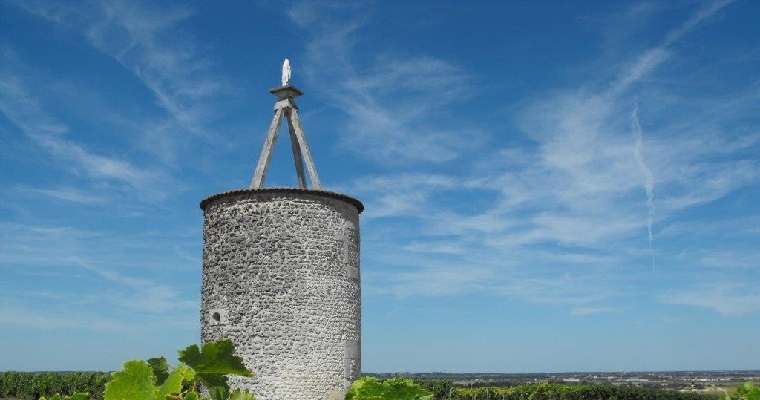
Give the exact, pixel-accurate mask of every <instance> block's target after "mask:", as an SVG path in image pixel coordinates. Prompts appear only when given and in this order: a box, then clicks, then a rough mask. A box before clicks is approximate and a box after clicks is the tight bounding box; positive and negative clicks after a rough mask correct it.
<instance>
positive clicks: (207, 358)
mask: <svg viewBox="0 0 760 400" xmlns="http://www.w3.org/2000/svg"><path fill="white" fill-rule="evenodd" d="M179 360H180V361H182V362H183V363H185V364H187V365H189V366H190V367H191V368H192V369H193V370H194V371H195V374H196V377H197V378H198V380H199V381H200V382H201V383H203V385H204V386H205V387H206V389H208V391H209V394H211V398H212V399H213V400H226V399H227V398H229V397H230V387H229V385H227V376H226V375H228V374H231V375H240V376H248V377H250V376H253V375H252V374H251V372H250V371H248V369H247V368H246V367H245V365H243V359H242V358H240V357H238V356H236V355H235V346H234V345H233V344H232V342H231V341H230V340H221V341H218V342H209V343H205V344H204V345H203V348H202V349H201V348H198V345H195V344H194V345H192V346H189V347H188V348H186V349H185V350H180V352H179ZM106 400H108V399H106ZM239 400H244V399H239Z"/></svg>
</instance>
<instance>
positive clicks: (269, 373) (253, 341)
mask: <svg viewBox="0 0 760 400" xmlns="http://www.w3.org/2000/svg"><path fill="white" fill-rule="evenodd" d="M282 75H283V79H282V85H281V86H280V87H277V88H274V89H271V90H270V93H272V94H274V95H275V96H277V102H276V103H275V106H274V111H275V114H274V118H273V120H272V124H271V126H270V128H269V132H268V134H267V137H266V139H265V142H264V148H263V150H262V153H261V156H260V158H259V162H258V164H257V166H256V171H255V173H254V176H253V180H252V182H251V186H250V187H249V188H247V189H240V190H233V191H229V192H224V193H218V194H214V195H212V196H210V197H208V198H206V199H204V200H203V201H202V202H201V205H200V206H201V209H202V210H203V215H204V225H203V239H204V245H203V285H202V289H201V340H202V341H203V342H207V341H211V340H218V339H222V338H229V339H230V340H232V342H233V343H234V344H235V347H236V349H237V354H238V355H240V356H241V357H242V358H243V361H244V362H245V365H246V366H247V367H248V368H249V369H250V370H251V371H252V372H253V373H254V374H255V377H254V378H241V377H230V384H231V386H232V387H233V388H241V389H248V390H250V391H252V392H253V393H254V395H255V396H256V399H257V400H321V399H325V400H328V399H337V398H340V399H342V398H343V397H342V396H343V394H344V393H345V390H346V389H347V388H348V386H349V385H350V383H351V381H353V380H355V379H357V378H359V375H360V372H361V354H360V349H361V337H360V335H361V293H360V290H361V289H360V281H359V276H360V273H359V213H361V212H362V210H363V209H364V206H363V205H362V203H361V202H360V201H358V200H356V199H354V198H352V197H349V196H346V195H343V194H339V193H334V192H329V191H324V190H322V189H321V185H320V182H319V178H318V176H317V171H316V168H315V167H314V162H313V160H312V158H311V154H310V152H309V148H308V146H307V144H306V137H305V136H304V132H303V129H302V128H301V123H300V121H299V119H298V107H297V106H296V103H295V101H294V100H295V98H296V97H298V96H301V95H302V94H303V92H302V91H301V90H299V89H298V88H296V87H294V86H291V85H290V64H289V62H288V61H287V60H285V65H283V74H282ZM283 118H284V119H286V120H287V121H288V128H289V129H288V130H289V133H290V139H291V143H292V148H293V158H294V160H295V167H296V173H297V175H298V182H299V187H298V188H264V187H263V183H264V179H265V177H266V172H267V168H268V166H269V161H270V158H271V154H272V150H273V148H274V145H275V143H276V140H277V136H278V131H279V128H280V125H281V122H282V119H283ZM304 161H305V163H306V167H307V169H308V172H309V176H310V179H311V184H312V188H311V189H309V188H307V185H306V177H305V175H304V167H303V164H304Z"/></svg>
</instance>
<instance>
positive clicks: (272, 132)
mask: <svg viewBox="0 0 760 400" xmlns="http://www.w3.org/2000/svg"><path fill="white" fill-rule="evenodd" d="M269 93H272V94H273V95H275V96H277V102H276V103H275V104H274V118H273V119H272V124H271V125H270V126H269V133H267V138H266V140H265V141H264V148H263V149H262V150H261V156H259V162H258V164H256V172H254V174H253V180H251V189H261V187H262V185H263V184H264V179H265V178H266V175H267V169H269V161H270V160H271V159H272V150H273V149H274V145H275V143H276V142H277V135H279V131H280V125H281V124H282V118H283V117H285V119H287V120H288V131H290V143H291V145H292V147H293V160H294V161H295V164H296V173H297V174H298V185H299V187H300V188H301V189H306V188H307V187H306V176H305V175H304V171H303V164H304V161H305V162H306V168H307V169H308V170H309V177H310V178H311V185H312V187H313V188H314V189H317V190H320V189H322V184H321V183H320V182H319V176H317V169H316V168H315V167H314V161H313V160H312V159H311V153H310V152H309V146H308V145H307V144H306V136H304V133H303V128H302V127H301V121H299V120H298V106H296V102H295V101H294V100H293V99H295V98H296V97H298V96H301V95H303V92H302V91H301V90H300V89H298V88H296V87H295V86H291V85H290V84H286V83H284V84H283V86H280V87H278V88H274V89H270V90H269Z"/></svg>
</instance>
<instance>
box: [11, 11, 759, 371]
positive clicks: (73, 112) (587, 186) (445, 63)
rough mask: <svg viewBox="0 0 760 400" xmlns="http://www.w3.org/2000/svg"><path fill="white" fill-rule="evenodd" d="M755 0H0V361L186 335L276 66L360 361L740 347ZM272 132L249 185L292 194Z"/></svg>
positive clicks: (62, 357)
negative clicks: (357, 315) (349, 271)
mask: <svg viewBox="0 0 760 400" xmlns="http://www.w3.org/2000/svg"><path fill="white" fill-rule="evenodd" d="M758 15H760V4H758V3H757V2H755V1H749V0H745V1H741V0H739V1H735V2H731V1H671V2H658V1H652V2H641V1H621V2H603V1H593V2H550V1H546V2H541V1H540V2H529V1H514V2H481V3H478V2H474V3H473V2H448V1H440V2H439V1H436V2H423V1H420V2H394V1H391V2H374V3H358V2H334V3H317V2H234V3H230V4H224V5H220V4H219V3H215V2H197V3H188V2H181V1H171V2H154V3H145V2H135V1H105V2H101V1H86V2H73V1H72V2H58V1H30V2H21V1H13V0H11V1H5V2H0V140H1V141H2V146H0V168H2V171H3V173H2V175H1V178H0V179H2V181H0V182H1V185H0V370H11V369H14V370H112V369H116V368H118V367H119V366H120V365H121V362H122V361H124V360H126V359H129V358H147V357H151V356H156V355H165V356H167V357H169V358H170V360H174V359H176V358H175V354H176V353H175V351H176V350H177V349H180V348H184V347H185V346H186V345H188V344H191V343H195V342H197V341H198V340H199V329H200V328H199V315H198V314H199V310H198V309H199V297H200V293H199V292H200V280H201V251H202V245H203V242H202V240H203V239H202V236H201V234H202V223H203V216H202V212H201V210H200V209H199V207H198V204H199V202H200V201H201V200H202V199H203V198H205V197H207V196H209V195H211V194H213V193H217V192H220V191H226V190H230V189H236V188H243V187H247V186H248V184H249V182H250V179H251V177H252V174H253V170H254V167H255V164H256V161H257V159H258V156H259V153H260V151H261V146H262V144H263V140H264V136H265V134H266V130H267V128H268V126H269V123H270V121H271V118H272V106H273V104H274V100H275V98H274V97H273V96H271V95H270V94H269V93H268V92H267V90H268V89H269V88H272V87H275V86H278V85H279V80H280V67H281V65H282V61H283V59H284V58H286V57H287V58H289V59H290V60H291V65H292V68H293V78H292V83H293V84H294V85H295V86H298V87H299V88H301V89H302V90H304V92H305V93H306V94H305V95H304V96H303V97H301V98H299V99H298V105H299V107H300V112H301V120H302V123H303V127H304V130H305V132H306V137H307V139H308V142H309V145H310V147H311V152H312V155H313V157H314V160H315V163H316V166H317V170H318V172H319V175H320V178H321V180H322V184H323V186H324V187H325V188H326V189H329V190H333V191H339V192H343V193H346V194H349V195H352V196H354V197H357V198H358V199H360V200H361V201H363V202H364V204H365V206H366V211H365V212H364V213H363V214H362V216H361V229H362V255H361V268H362V291H363V292H362V295H363V300H362V301H363V321H362V323H363V330H362V332H363V337H362V362H363V370H364V371H365V372H380V371H386V372H390V371H417V372H425V371H450V372H456V371H459V372H464V371H473V372H474V371H494V372H541V371H620V370H628V371H630V370H675V369H678V370H684V369H750V368H757V367H758V360H760V341H758V340H757V333H758V332H760V285H758V282H760V213H759V211H760V185H758V183H760V161H759V160H758V154H760V128H759V126H760V101H759V100H760V75H759V74H758V73H759V72H760V67H758V66H759V65H760V24H757V16H758ZM287 140H288V139H287V135H285V136H282V140H281V141H280V142H279V146H278V147H276V149H275V154H274V158H273V161H272V166H271V168H270V172H269V176H268V177H267V181H266V186H294V185H296V182H297V180H296V175H295V172H294V169H293V167H292V159H291V156H290V155H289V154H288V152H289V151H290V150H289V147H290V146H289V145H288V144H287Z"/></svg>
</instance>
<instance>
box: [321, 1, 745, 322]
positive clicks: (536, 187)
mask: <svg viewBox="0 0 760 400" xmlns="http://www.w3.org/2000/svg"><path fill="white" fill-rule="evenodd" d="M726 4H727V2H719V3H715V4H712V5H710V6H708V7H706V8H705V11H697V12H696V13H695V14H694V16H692V17H691V18H690V19H688V20H687V21H686V22H685V23H684V24H682V26H680V27H679V28H677V29H675V30H673V31H672V32H673V33H671V34H670V35H668V37H667V38H664V39H663V41H661V43H660V44H659V45H656V46H654V47H651V48H649V49H644V50H643V51H642V52H641V53H640V55H639V56H633V57H631V56H630V55H627V54H626V56H627V57H629V58H630V59H631V60H632V61H631V62H630V63H629V64H626V63H625V62H620V61H621V60H615V62H614V63H612V64H613V65H618V66H619V65H622V67H617V69H612V70H613V72H612V73H613V74H615V75H616V76H617V77H618V79H617V80H616V81H614V82H612V83H611V84H609V85H608V86H606V87H604V86H603V87H597V88H593V87H588V86H583V82H581V83H580V84H579V86H580V88H578V89H576V88H570V89H567V90H558V91H553V92H549V93H541V94H540V95H537V96H536V97H535V98H533V99H530V100H528V101H525V102H524V103H523V104H522V106H521V107H520V108H518V109H519V111H518V112H517V113H516V115H515V116H514V119H515V121H516V123H517V125H518V126H519V128H520V131H521V133H522V134H524V135H525V136H526V137H527V138H528V139H530V142H527V143H526V144H525V146H524V147H523V148H521V149H519V150H518V149H515V148H514V147H504V148H496V149H490V150H487V151H484V153H485V154H483V156H482V157H481V159H480V160H476V161H474V162H473V163H472V164H469V165H467V166H464V167H463V168H459V169H457V170H456V171H455V172H449V173H446V174H435V175H431V174H422V173H421V174H417V175H409V174H388V175H385V176H373V177H371V178H368V179H367V180H366V181H362V179H358V180H357V182H356V183H355V184H354V189H352V190H351V191H350V192H352V193H353V192H356V193H359V194H362V195H363V197H364V198H370V199H373V198H374V199H379V200H378V201H375V202H370V203H368V204H367V213H368V215H367V216H368V217H370V219H369V223H370V224H372V228H373V230H374V231H375V233H376V234H373V235H372V236H369V237H367V236H365V240H364V243H365V245H367V246H369V247H371V248H379V249H382V250H380V251H378V253H379V254H372V255H365V256H366V257H367V258H368V259H369V262H370V263H371V264H370V268H372V267H375V266H381V265H383V266H386V267H387V266H393V268H392V269H391V270H390V271H388V272H386V273H383V274H369V275H365V277H368V281H369V282H370V285H371V286H370V287H371V288H372V289H371V291H370V293H374V294H393V295H396V296H409V295H423V296H424V295H429V296H439V295H443V294H446V293H449V294H462V293H489V294H492V295H505V296H513V297H517V298H520V299H524V300H526V301H529V302H534V303H549V304H564V305H568V306H571V307H572V309H571V313H573V314H575V315H589V314H593V313H602V312H623V311H625V310H624V309H622V308H620V307H612V306H609V305H608V304H605V303H608V302H610V301H612V300H613V299H620V298H622V297H625V296H628V295H629V290H631V288H633V287H636V285H638V284H639V282H637V279H638V278H636V277H634V276H639V275H638V274H637V273H636V271H640V272H641V273H656V272H651V268H649V265H650V264H651V263H652V259H651V254H653V253H654V252H655V251H657V242H656V238H657V237H658V232H662V234H663V239H662V240H673V239H674V238H673V236H672V235H669V234H668V233H667V232H668V230H669V225H670V224H677V223H678V221H679V219H680V213H683V212H688V211H689V208H690V207H693V206H695V205H704V204H708V203H710V202H713V201H715V200H718V199H721V198H724V197H725V196H727V195H728V194H730V193H732V192H734V191H736V190H737V189H741V188H744V187H747V186H749V185H752V184H754V183H757V182H758V181H760V164H758V162H757V161H756V160H755V159H754V158H751V157H748V156H747V154H750V153H751V151H750V149H753V148H755V147H756V146H757V143H758V142H757V134H756V133H750V134H748V135H737V134H736V133H735V132H733V131H731V130H730V124H731V121H733V120H734V119H735V118H736V117H737V113H744V114H747V115H751V114H752V113H755V112H756V111H757V110H756V107H750V106H748V103H747V102H746V101H744V102H741V104H738V103H737V104H738V105H739V106H738V107H726V108H722V107H718V108H715V107H712V105H714V104H713V102H712V101H711V100H714V99H713V98H711V97H710V95H711V94H710V93H705V94H696V95H693V96H692V97H691V98H690V99H675V98H674V97H672V96H660V94H661V92H662V91H664V90H665V89H664V88H660V87H659V86H658V82H656V81H655V80H647V79H646V78H647V77H651V76H652V75H654V74H655V73H656V72H657V70H658V69H659V68H663V67H665V66H666V65H667V62H668V61H670V60H672V59H673V57H676V56H677V54H675V53H674V52H673V51H672V50H671V49H670V47H671V46H674V45H675V44H676V43H677V41H678V40H679V39H680V38H682V37H684V35H686V34H687V33H688V32H690V31H691V30H693V29H696V27H697V25H698V24H699V23H701V22H703V21H706V20H707V19H708V17H710V16H711V15H714V14H715V13H716V12H718V11H719V10H720V9H721V8H722V7H723V6H725V5H726ZM351 40H360V37H359V35H353V36H352V37H351ZM334 44H335V49H341V50H342V51H343V52H342V53H341V54H342V57H343V58H342V59H344V60H348V61H347V63H348V64H349V65H350V64H351V62H350V60H351V54H350V51H349V50H350V48H351V45H352V44H351V43H347V42H342V41H341V40H340V38H338V39H336V42H335V43H334ZM340 44H344V45H346V46H340ZM600 69H605V68H600ZM352 72H353V75H351V81H356V82H360V81H362V79H365V80H366V83H364V84H363V85H360V84H358V83H357V84H355V85H354V89H355V92H356V93H361V96H355V98H356V97H359V98H363V99H368V100H367V103H368V104H370V105H372V106H374V107H376V108H372V107H369V108H368V110H370V111H376V110H380V111H377V112H374V113H373V112H369V111H367V114H366V115H365V116H363V117H361V118H358V117H357V118H355V121H357V123H358V122H359V121H362V122H364V121H368V124H369V125H370V126H375V127H377V129H392V128H396V126H395V125H394V124H395V123H396V121H390V117H389V115H390V114H385V113H383V112H382V111H385V110H386V109H387V108H383V107H379V106H376V105H375V104H376V103H378V102H379V101H381V100H382V95H383V93H384V91H389V90H394V88H395V87H397V86H398V85H399V79H400V78H399V77H400V76H401V75H399V76H396V75H394V72H388V73H386V74H378V75H371V74H367V75H366V76H362V75H361V74H357V73H356V72H355V71H353V70H352ZM461 75H462V76H466V74H464V73H462V74H461ZM641 87H646V88H647V90H642V91H641V92H642V93H644V94H648V93H656V94H657V95H655V96H651V95H647V96H645V97H639V94H636V95H635V97H634V94H631V93H634V92H638V91H639V88H641ZM732 95H734V96H737V97H739V98H743V99H745V100H746V98H747V97H748V96H749V97H750V98H751V97H752V96H753V95H752V94H750V92H749V91H748V92H747V93H746V94H742V93H733V94H732ZM454 97H456V96H452V98H454ZM636 97H639V98H638V99H637V98H636ZM692 100H693V102H691V101H692ZM670 101H682V102H683V101H686V102H691V103H689V104H691V105H692V106H693V111H694V112H695V113H701V115H703V117H702V118H700V119H694V118H692V115H691V114H682V113H673V112H669V113H668V112H667V111H668V107H669V105H668V104H667V103H668V102H670ZM715 102H719V101H718V100H715ZM752 104H757V103H756V102H754V103H752ZM658 107H661V109H658ZM632 109H633V110H634V111H633V114H632V112H631V110H632ZM705 110H709V120H708V119H705V117H704V115H707V113H706V112H705ZM660 111H661V112H662V113H663V115H660V114H655V112H660ZM423 112H427V113H429V114H428V118H430V117H431V116H432V115H433V113H434V112H433V111H432V110H426V109H423ZM347 113H348V111H347ZM664 114H667V115H664ZM351 115H354V114H351ZM370 115H376V116H377V119H373V118H371V117H370ZM420 118H424V115H423V116H420ZM645 132H646V134H644V133H645ZM376 135H377V136H382V135H385V136H384V137H383V139H382V140H387V141H388V142H392V139H393V138H392V137H391V138H389V137H387V134H385V133H377V134H376ZM384 146H389V145H388V144H384ZM412 146H414V143H412ZM371 148H372V149H377V146H372V147H371ZM432 149H433V150H432V153H433V154H435V153H436V152H437V151H438V149H437V148H435V147H432ZM417 161H425V160H417ZM655 193H656V194H657V195H656V197H655ZM468 203H472V206H468ZM655 207H656V208H657V213H655V212H654V210H655ZM373 210H374V211H373ZM396 217H403V218H406V219H407V220H408V221H409V222H408V223H407V224H405V225H404V226H403V228H401V227H400V226H399V225H397V224H395V223H394V220H393V218H396ZM713 223H714V224H720V223H721V222H720V220H715V221H711V222H706V223H704V224H705V225H707V224H713ZM729 225H730V226H735V225H731V224H729ZM705 228H706V229H701V228H700V229H697V230H696V231H693V232H692V233H695V232H696V233H699V234H700V235H702V236H700V237H701V238H702V240H710V239H709V237H710V233H709V228H707V227H705ZM381 229H382V230H381ZM729 229H730V228H729ZM663 247H668V244H667V243H663ZM647 250H648V251H647ZM387 253H392V254H393V259H392V260H390V259H389V257H386V256H385V254H387ZM754 255H755V253H753V252H752V251H750V252H749V253H746V254H745V253H742V255H741V257H739V258H738V259H737V260H736V264H741V265H745V264H746V265H751V264H752V262H753V261H754V260H755V258H756V257H754ZM666 256H667V257H670V256H672V254H663V257H666ZM442 257H447V258H446V259H442ZM678 261H679V260H674V259H672V258H669V259H668V261H667V262H669V263H672V264H669V265H668V267H669V268H670V271H673V270H676V269H678V268H682V267H681V265H680V264H678ZM703 261H704V262H703V264H704V263H708V262H710V260H709V259H704V260H703ZM713 261H715V260H713ZM692 265H693V264H692ZM399 268H403V269H399ZM629 271H631V272H629ZM644 271H646V272H644ZM566 272H572V274H571V275H569V276H566V275H565V273H566ZM628 273H630V274H632V275H631V276H628ZM610 276H620V278H619V279H618V280H615V281H613V280H611V279H610V278H609V277H610ZM415 288H417V289H415ZM716 296H717V295H716ZM673 298H674V299H675V297H673ZM682 299H685V297H684V298H682ZM752 299H753V297H752V296H751V295H748V296H739V297H738V301H739V304H740V306H738V308H739V309H742V310H744V309H749V308H751V307H750V306H749V304H751V302H752ZM684 301H685V300H684ZM720 307H721V309H722V310H727V309H728V308H727V306H720Z"/></svg>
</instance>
